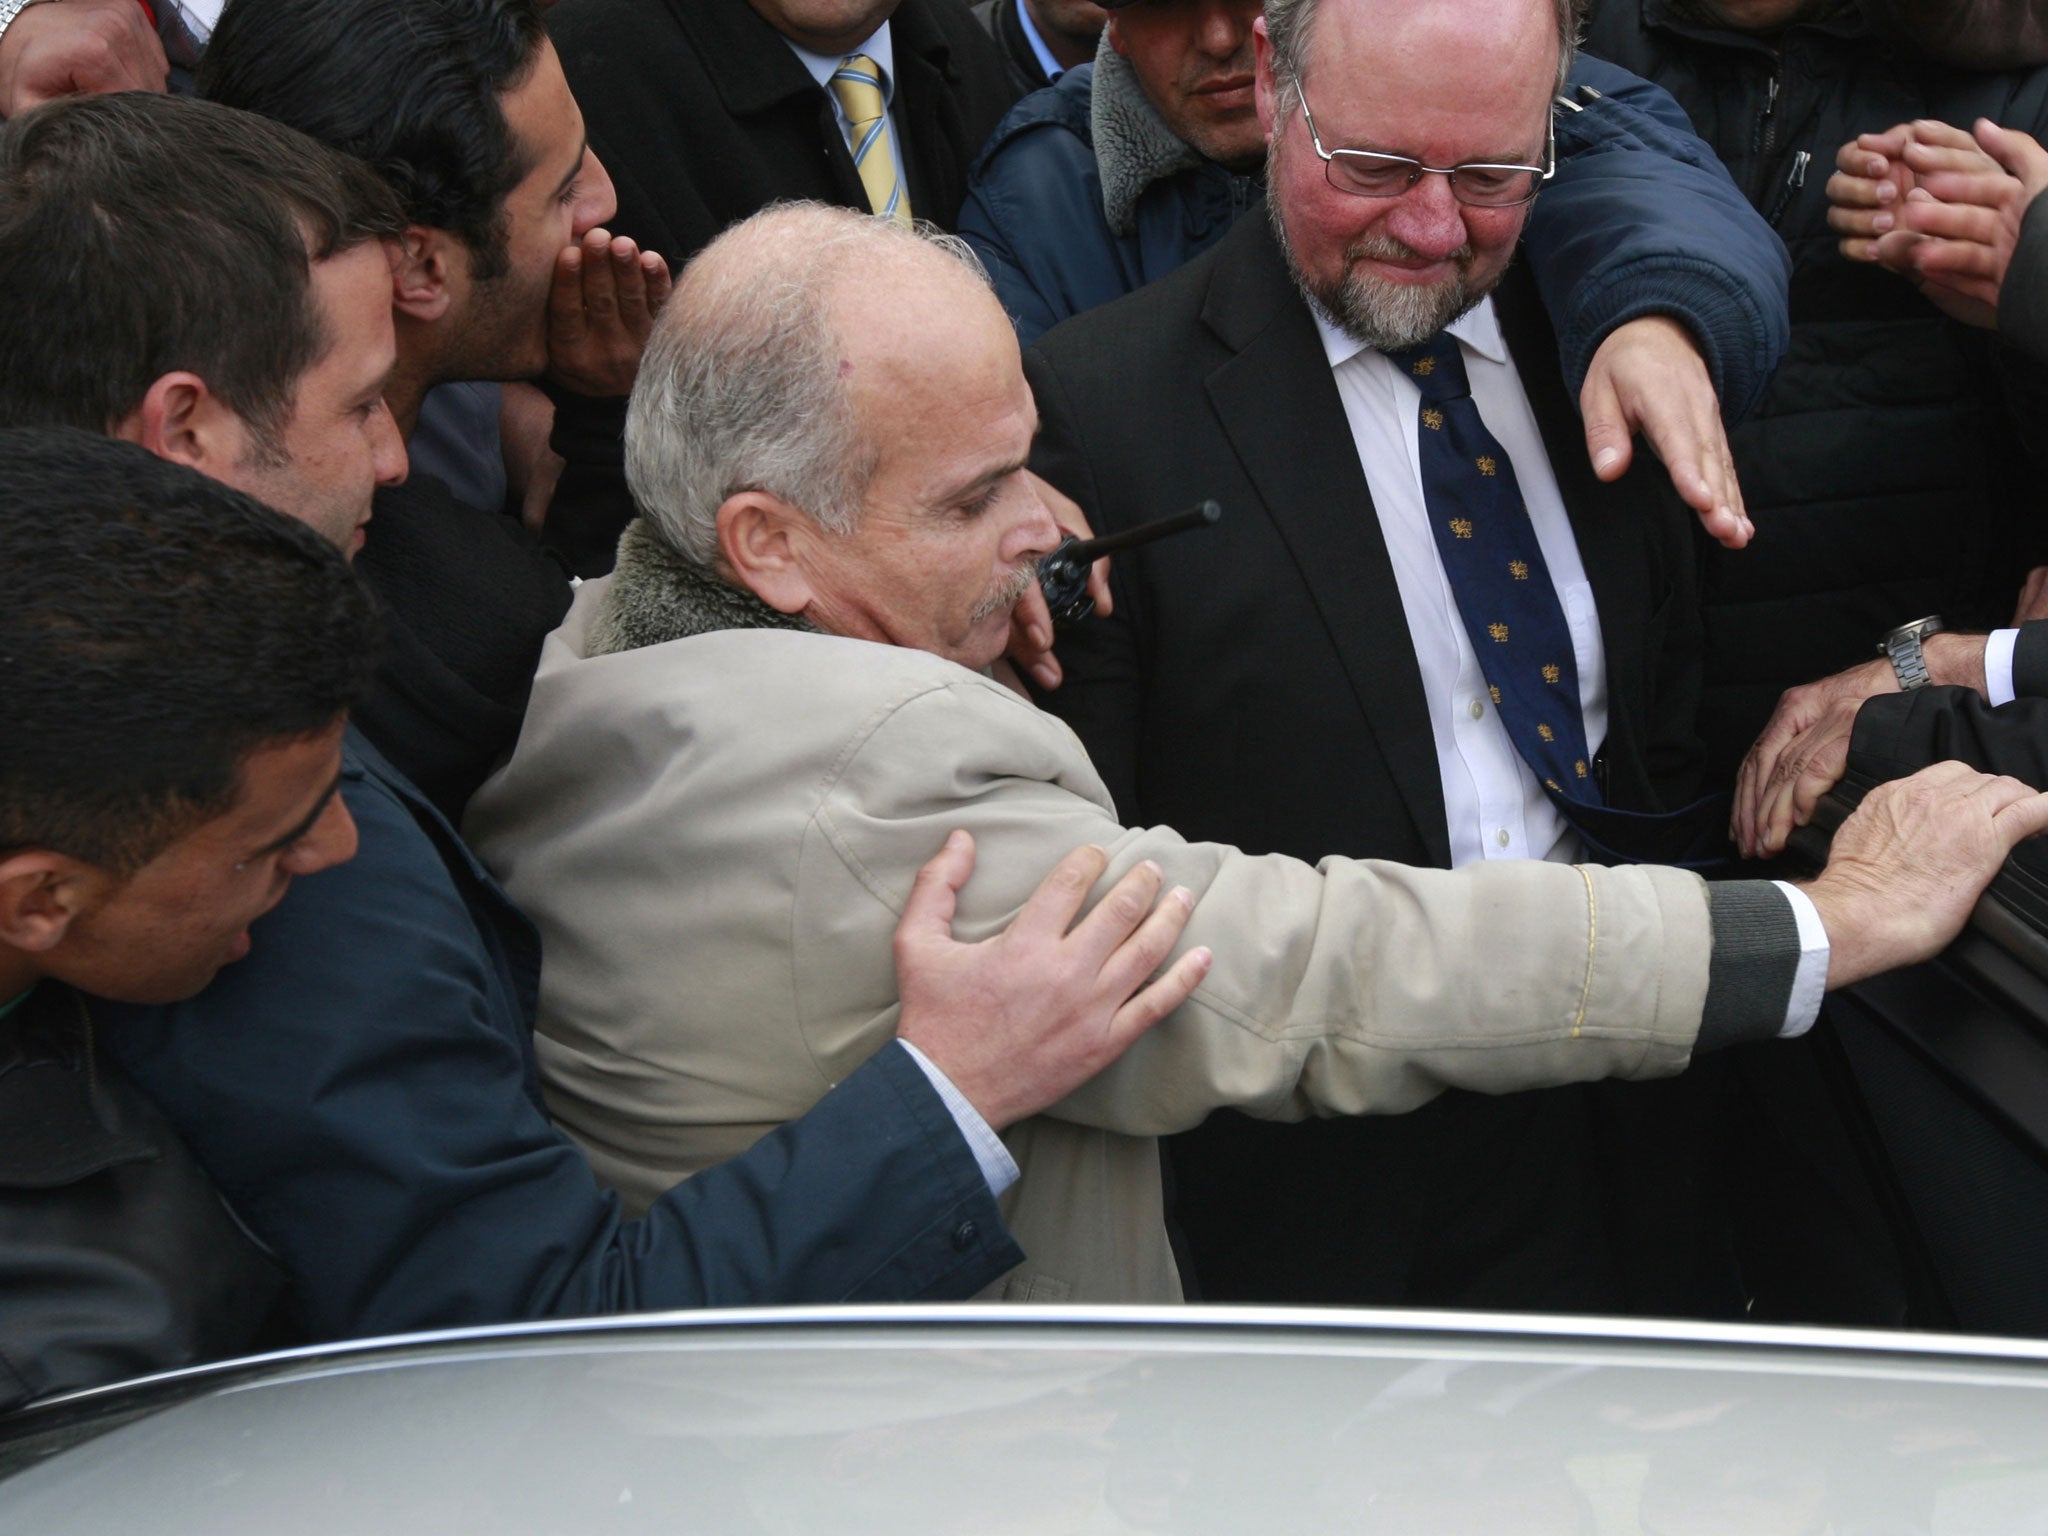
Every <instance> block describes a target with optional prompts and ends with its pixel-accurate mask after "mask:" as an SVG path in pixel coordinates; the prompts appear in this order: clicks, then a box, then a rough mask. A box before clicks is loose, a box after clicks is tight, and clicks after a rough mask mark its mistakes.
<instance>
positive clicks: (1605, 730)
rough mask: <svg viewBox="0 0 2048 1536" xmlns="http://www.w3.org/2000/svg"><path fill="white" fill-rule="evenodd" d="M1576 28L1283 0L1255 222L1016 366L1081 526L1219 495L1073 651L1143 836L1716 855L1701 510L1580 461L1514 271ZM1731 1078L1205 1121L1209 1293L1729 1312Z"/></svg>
mask: <svg viewBox="0 0 2048 1536" xmlns="http://www.w3.org/2000/svg"><path fill="white" fill-rule="evenodd" d="M1575 20H1576V18H1575V15H1574V13H1573V9H1572V7H1571V6H1570V4H1568V3H1566V0H1268V4H1267V6H1266V10H1265V15H1264V18H1263V19H1262V20H1261V21H1260V22H1259V23H1258V25H1257V28H1256V33H1255V35H1256V40H1257V42H1256V47H1257V53H1256V63H1255V75H1254V89H1255V97H1256V105H1257V112H1258V118H1259V122H1260V124H1261V126H1262V128H1263V129H1264V132H1265V137H1266V144H1267V150H1266V167H1267V196H1266V206H1267V214H1268V217H1266V218H1264V219H1260V218H1246V219H1242V220H1240V221H1239V222H1238V223H1237V224H1236V225H1235V226H1234V227H1233V228H1232V229H1231V231H1230V233H1228V234H1227V235H1225V236H1224V237H1223V239H1222V241H1221V242H1220V243H1219V244H1218V245H1217V246H1216V247H1214V248H1213V249H1212V250H1210V251H1209V252H1208V253H1207V254H1206V255H1204V256H1202V257H1199V258H1198V259H1196V260H1195V261H1193V262H1192V263H1190V264H1188V265H1186V266H1184V267H1182V268H1181V269H1180V270H1178V271H1177V272H1174V273H1172V274H1171V275H1169V276H1167V277H1164V278H1162V279H1160V280H1159V281H1157V282H1156V283H1153V284H1152V285H1151V286H1149V287H1147V288H1145V289H1143V290H1141V291H1139V292H1138V293H1135V294H1133V295H1131V296H1129V297H1128V298H1124V299H1121V300H1118V301H1116V302H1114V303H1111V304H1108V305H1106V306H1104V307H1102V308H1100V309H1097V310H1094V311H1091V312H1090V313H1088V314H1084V315H1082V316H1079V317H1078V318H1076V319H1074V320H1072V321H1070V322H1068V323H1067V324H1066V325H1064V326H1062V327H1060V328H1059V329H1057V330H1055V331H1053V332H1052V333H1050V334H1048V335H1047V336H1045V337H1043V338H1041V340H1040V341H1039V342H1038V343H1037V345H1036V346H1035V347H1034V348H1033V349H1032V350H1031V351H1030V352H1028V353H1027V354H1026V358H1025V363H1026V372H1027V374H1028V375H1029V377H1030V380H1031V384H1032V388H1033V392H1034V394H1035V396H1036V399H1037V403H1038V408H1039V412H1040V417H1041V421H1042V430H1041V436H1040V439H1039V444H1038V448H1037V451H1036V453H1035V454H1034V458H1033V464H1034V467H1036V468H1037V469H1038V470H1039V472H1040V473H1042V474H1043V475H1045V476H1046V477H1047V478H1048V479H1050V480H1051V481H1052V482H1053V483H1054V484H1055V485H1056V486H1058V487H1060V488H1061V489H1063V490H1065V491H1067V492H1068V493H1069V494H1071V495H1074V496H1076V497H1077V498H1078V499H1080V500H1081V502H1082V503H1083V505H1084V506H1086V507H1087V508H1088V509H1089V512H1090V514H1091V516H1092V517H1093V518H1094V519H1095V522H1096V526H1097V527H1105V526H1107V527H1110V528H1116V527H1121V526H1126V525H1128V524H1129V523H1132V522H1136V521H1139V520H1141V519H1143V518H1145V517H1147V516H1152V515H1156V513H1157V512H1158V511H1160V510H1162V509H1166V508H1171V507H1174V506H1180V505H1185V504H1186V503H1187V502H1189V501H1192V500H1195V499H1199V498H1201V497H1213V498H1215V499H1216V500H1217V501H1219V502H1221V503H1222V505H1223V507H1224V509H1225V515H1224V518H1223V520H1222V521H1221V522H1220V523H1219V524H1218V525H1217V526H1216V527H1215V528H1214V529H1213V530H1210V531H1208V532H1205V533H1203V534H1201V535H1199V536H1196V537H1191V538H1186V539H1181V540H1168V541H1164V542H1162V543H1159V544H1156V545H1153V546H1151V547H1149V548H1147V549H1144V550H1142V551H1138V552H1136V553H1134V554H1131V555H1126V556H1123V557H1119V559H1118V560H1117V561H1116V563H1115V571H1114V577H1113V585H1114V588H1115V597H1116V603H1115V611H1114V613H1113V614H1112V615H1111V616H1110V617H1108V618H1107V619H1103V620H1097V621H1093V622H1091V623H1090V624H1087V625H1083V626H1081V627H1079V628H1077V629H1076V630H1075V631H1074V632H1073V633H1071V634H1070V635H1067V636H1065V637H1063V638H1062V640H1061V643H1060V650H1061V655H1062V658H1063V660H1064V661H1065V662H1066V666H1067V673H1068V677H1067V681H1066V683H1065V685H1064V686H1063V687H1062V688H1061V689H1060V690H1059V691H1058V692H1057V693H1056V694H1053V695H1051V696H1050V697H1049V699H1048V701H1047V703H1048V707H1050V708H1052V709H1054V710H1056V711H1057V712H1058V713H1060V714H1062V715H1063V716H1065V717H1066V719H1067V720H1068V721H1069V723H1071V724H1072V725H1073V726H1074V727H1075V728H1076V730H1077V731H1078V732H1079V733H1080V735H1081V738H1082V740H1083V742H1084V743H1085V744H1086V745H1087V747H1088V750H1089V754H1090V756H1091V757H1092V758H1093V760H1094V762H1095V763H1096V765H1097V767H1098V768H1099V769H1100V770H1101V772H1102V774H1103V777H1104V780H1105V781H1106V783H1107V784H1108V786H1109V789H1110V791H1111V794H1112V795H1113V796H1114V798H1115V802H1116V805H1117V807H1118V810H1119V811H1120V812H1121V813H1122V814H1123V815H1124V816H1125V817H1126V818H1127V819H1129V818H1136V819H1138V820H1141V821H1147V822H1164V823H1167V824H1169V825H1172V826H1174V827H1176V828H1178V829H1180V830H1181V831H1182V832H1184V833H1186V834H1188V835H1190V836H1194V837H1199V838H1203V839H1209V840H1215V841H1222V842H1229V843H1234V844H1236V845H1238V846H1240V847H1244V848H1247V849H1252V850H1257V851H1259V852H1280V853H1289V854H1294V855H1297V856H1300V857H1304V858H1309V859H1316V858H1320V857H1322V856H1324V855H1328V854H1344V855H1351V856H1362V857H1376V858H1387V859H1395V860H1400V861H1403V862H1408V863H1414V864H1434V865H1438V866H1461V865H1466V864H1472V863H1477V862H1480V861H1481V860H1492V859H1550V860H1558V861H1573V862H1620V861H1628V860H1632V859H1642V858H1649V859H1655V860H1656V861H1659V862H1672V861H1678V860H1684V859H1688V858H1693V857H1698V856H1702V855H1705V854H1707V853H1710V852H1711V851H1713V850H1712V848H1711V847H1710V846H1709V845H1710V844H1711V843H1712V842H1713V841H1714V839H1715V838H1717V837H1718V828H1717V827H1715V825H1714V821H1713V816H1714V812H1713V809H1712V808H1711V807H1707V808H1704V809H1702V808H1697V807H1695V799H1696V796H1697V794H1698V791H1699V774H1698V750H1697V744H1696V742H1695V740H1694V738H1693V711H1694V706H1695V703H1696V697H1697V667H1698V656H1699V650H1700V636H1699V631H1698V618H1697V613H1696V607H1695V603H1694V583H1695V576H1694V564H1693V561H1694V554H1693V547H1692V541H1691V540H1692V528H1691V521H1692V520H1691V518H1690V517H1689V516H1687V515H1686V514H1685V512H1684V510H1683V509H1682V508H1681V507H1680V506H1679V505H1678V504H1677V502H1676V500H1675V498H1674V497H1673V496H1672V494H1671V487H1670V484H1669V481H1668V480H1667V479H1666V477H1665V476H1664V474H1663V473H1662V472H1661V471H1660V470H1659V469H1658V467H1657V466H1656V465H1655V464H1651V463H1639V464H1637V465H1636V466H1635V467H1634V468H1632V469H1631V470H1630V471H1629V472H1628V474H1626V475H1625V476H1624V477H1622V478H1621V479H1619V480H1617V481H1614V482H1612V483H1603V482H1602V481H1600V480H1598V479H1597V478H1596V477H1595V474H1594V472H1593V469H1592V467H1591V466H1590V465H1589V464H1588V462H1587V458H1586V454H1585V449H1584V447H1583V433H1582V428H1581V425H1580V423H1579V420H1578V418H1577V415H1576V414H1575V412H1574V410H1573V401H1572V395H1571V391H1570V389H1569V388H1568V386H1567V384H1566V382H1565V379H1564V376H1563V371H1562V368H1561V366H1560V363H1559V360H1558V348H1557V345H1556V338H1555V336H1554V335H1553V333H1552V329H1551V322H1550V318H1549V317H1548V316H1547V315H1546V313H1545V311H1544V308H1543V305H1542V302H1541V300H1540V299H1539V297H1538V295H1537V293H1536V289H1535V284H1534V282H1533V280H1532V279H1531V277H1530V274H1529V271H1528V268H1527V265H1526V264H1519V265H1518V264H1515V262H1514V257H1515V255H1516V252H1517V248H1518V245H1519V242H1520V240H1521V237H1522V233H1523V229H1524V225H1525V221H1526V220H1527V218H1528V215H1529V209H1530V206H1531V203H1532V200H1533V199H1535V197H1536V196H1537V194H1538V192H1539V189H1540V188H1541V187H1542V186H1543V184H1544V182H1545V181H1546V179H1547V178H1548V176H1549V174H1550V172H1551V170H1552V167H1553V164H1554V158H1555V157H1554V152H1553V135H1554V132H1555V130H1554V128H1553V113H1554V112H1558V111H1565V110H1568V108H1565V107H1560V106H1557V105H1555V104H1554V98H1555V96H1556V93H1557V91H1558V88H1559V82H1560V81H1561V80H1563V78H1564V75H1565V71H1566V69H1567V68H1568V67H1569V65H1570V62H1571V60H1570V54H1571V42H1572V37H1573V33H1574V30H1575ZM1311 103H1312V105H1311ZM1653 195H1654V184H1653V183H1649V182H1646V183H1645V196H1646V198H1647V197H1649V196H1653ZM1586 238H1589V239H1600V238H1611V236H1600V235H1595V234H1592V233H1591V232H1588V234H1587V236H1586ZM1652 324H1653V325H1656V324H1664V325H1670V326H1671V327H1672V328H1673V329H1674V330H1675V329H1677V326H1676V324H1675V322H1672V321H1668V320H1665V321H1661V322H1652ZM1688 811H1691V812H1692V814H1690V815H1688V814H1686V812H1688ZM1515 984H1516V978H1515V976H1514V975H1512V974H1508V973H1504V974H1503V975H1502V976H1501V978H1500V985H1501V986H1502V987H1504V988H1505V987H1512V986H1514V985H1515ZM1700 1081H1704V1080H1703V1079H1699V1078H1697V1077H1696V1078H1695V1082H1700ZM1710 1091H1711V1085H1709V1087H1708V1088H1705V1089H1702V1088H1689V1087H1685V1086H1674V1087H1673V1088H1672V1089H1670V1090H1666V1089H1664V1088H1663V1087H1662V1086H1661V1085H1659V1086H1656V1087H1649V1088H1642V1087H1636V1086H1634V1085H1629V1086H1622V1087H1617V1088H1607V1087H1602V1088H1599V1089H1590V1088H1568V1089H1563V1090H1552V1091H1546V1092H1543V1093H1538V1094H1518V1095H1512V1096H1507V1097H1503V1098H1495V1099H1482V1098H1479V1097H1476V1096H1471V1095H1458V1094H1452V1095H1447V1096H1446V1097H1445V1098H1443V1099H1440V1100H1438V1101H1436V1102H1435V1103H1433V1104H1432V1105H1430V1106H1428V1107H1427V1108H1425V1109H1424V1110H1422V1111H1419V1112H1418V1113H1416V1114H1413V1115H1408V1116H1403V1117H1401V1118H1399V1119H1391V1120H1378V1121H1373V1122H1359V1121H1346V1122H1337V1121H1330V1122H1322V1123H1319V1124H1315V1125H1310V1126H1305V1127H1296V1126H1263V1125H1254V1124H1253V1123H1251V1122H1249V1121H1246V1120H1241V1119H1236V1118H1234V1117H1227V1116H1219V1117H1216V1118H1214V1119H1212V1120H1211V1121H1210V1122H1209V1124H1208V1125H1207V1126H1205V1127H1204V1128H1203V1129H1202V1130H1201V1131H1199V1132H1196V1133H1194V1135H1193V1136H1191V1137H1184V1138H1179V1139H1177V1140H1176V1142H1175V1143H1174V1145H1173V1149H1172V1157H1173V1164H1174V1172H1175V1175H1176V1178H1177V1181H1178V1186H1179V1190H1178V1216H1179V1220H1180V1224H1181V1226H1182V1228H1183V1231H1184V1233H1185V1235H1186V1236H1187V1238H1188V1239H1189V1247H1190V1249H1191V1251H1192V1257H1193V1261H1194V1262H1193V1266H1192V1267H1193V1270H1194V1276H1195V1280H1196V1282H1197V1284H1198V1285H1199V1286H1200V1287H1201V1288H1202V1290H1203V1293H1204V1294H1205V1295H1206V1296H1208V1297H1210V1298H1212V1299H1219V1300H1224V1299H1233V1300H1234V1299H1245V1300H1254V1299H1255V1300H1268V1301H1277V1300H1289V1301H1342V1302H1352V1303H1364V1304H1390V1305H1446V1306H1515V1307H1528V1308H1542V1309H1560V1310H1581V1309H1583V1310H1617V1309H1621V1310H1626V1309H1635V1310H1641V1311H1653V1312H1667V1313H1670V1312H1691V1313H1703V1312H1704V1313H1708V1314H1712V1313H1715V1312H1717V1311H1727V1310H1732V1309H1733V1308H1734V1307H1735V1306H1736V1305H1739V1299H1740V1298H1739V1296H1737V1295H1736V1294H1735V1292H1734V1291H1733V1288H1732V1283H1727V1284H1724V1283H1723V1282H1724V1279H1725V1277H1726V1271H1725V1270H1724V1269H1723V1268H1722V1267H1720V1266H1718V1265H1717V1264H1715V1263H1712V1262H1703V1258H1711V1256H1712V1255H1714V1254H1717V1253H1718V1252H1720V1251H1721V1249H1720V1247H1719V1239H1718V1235H1717V1234H1716V1233H1715V1232H1713V1231H1710V1230H1709V1229H1708V1228H1707V1226H1706V1224H1705V1221H1704V1218H1703V1217H1702V1216H1701V1214H1700V1212H1699V1211H1698V1209H1697V1208H1696V1205H1695V1202H1696V1201H1697V1195H1696V1193H1695V1191H1696V1189H1697V1182H1698V1181H1697V1180H1696V1179H1695V1177H1694V1174H1695V1172H1696V1170H1695V1169H1694V1167H1693V1166H1692V1162H1693V1159H1694V1156H1695V1154H1696V1149H1697V1141H1696V1140H1695V1139H1693V1138H1689V1137H1688V1136H1687V1134H1686V1125H1687V1123H1688V1122H1687V1117H1688V1116H1689V1115H1691V1114H1694V1113H1696V1112H1702V1113H1703V1111H1701V1110H1700V1108H1699V1106H1698V1105H1697V1104H1696V1103H1695V1098H1696V1097H1697V1096H1699V1095H1701V1094H1704V1093H1707V1092H1710ZM1672 1095H1686V1097H1682V1098H1680V1097H1673V1096H1672ZM1646 1126H1655V1127H1658V1128H1659V1130H1660V1131H1661V1136H1659V1137H1652V1136H1650V1135H1647V1134H1645V1133H1644V1128H1645V1127H1646Z"/></svg>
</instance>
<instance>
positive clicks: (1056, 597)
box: [1038, 501, 1223, 624]
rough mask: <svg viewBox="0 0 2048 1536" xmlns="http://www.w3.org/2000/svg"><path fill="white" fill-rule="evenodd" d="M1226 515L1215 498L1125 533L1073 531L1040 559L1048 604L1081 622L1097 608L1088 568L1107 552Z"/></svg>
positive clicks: (1063, 617)
mask: <svg viewBox="0 0 2048 1536" xmlns="http://www.w3.org/2000/svg"><path fill="white" fill-rule="evenodd" d="M1222 515H1223V509H1222V508H1221V507H1219V506H1217V505H1216V503H1215V502H1213V501H1205V502H1202V503H1200V504H1199V505H1197V506H1192V507H1189V508H1188V509H1187V511H1185V512H1176V513H1174V514H1173V516H1171V517H1162V518H1159V519H1157V520H1156V521H1154V522H1149V523H1140V524H1138V526H1137V527H1135V528H1126V529H1125V530H1124V531H1123V532H1122V533H1106V534H1104V535H1103V536H1102V537H1101V538H1099V539H1077V538H1075V537H1073V536H1072V535H1071V534H1069V535H1068V536H1067V537H1066V538H1064V539H1061V540H1060V542H1059V547H1058V548H1057V549H1055V550H1054V551H1053V552H1052V553H1051V554H1049V555H1047V556H1046V557H1045V558H1044V559H1043V560H1041V561H1039V562H1038V585H1039V588H1040V590H1041V591H1043V592H1044V593H1045V603H1046V606H1047V607H1048V608H1050V609H1052V616H1053V617H1054V618H1055V619H1057V620H1058V621H1059V622H1060V623H1062V624H1078V623H1080V622H1081V621H1082V620H1083V619H1085V618H1087V617H1088V615H1089V614H1091V613H1093V612H1094V611H1095V599H1094V598H1092V597H1090V596H1089V595H1088V568H1089V567H1090V566H1091V565H1093V564H1094V563H1095V562H1096V561H1097V560H1100V559H1101V558H1102V557H1103V556H1104V555H1113V554H1116V553H1117V552H1118V551H1120V550H1126V549H1135V548H1136V547H1137V546H1138V545H1140V544H1150V543H1151V542H1152V541H1153V540H1154V539H1163V538H1165V537H1166V536H1167V535H1168V534H1174V533H1185V532H1187V530H1188V529H1190V528H1206V527H1208V526H1209V525H1210V524H1211V523H1213V522H1215V521H1216V519H1217V518H1219V517H1221V516H1222Z"/></svg>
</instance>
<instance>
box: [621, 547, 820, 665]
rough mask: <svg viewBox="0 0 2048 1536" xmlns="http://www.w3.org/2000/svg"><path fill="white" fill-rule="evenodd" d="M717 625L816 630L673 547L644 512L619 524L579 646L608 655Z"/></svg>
mask: <svg viewBox="0 0 2048 1536" xmlns="http://www.w3.org/2000/svg"><path fill="white" fill-rule="evenodd" d="M722 629H794V630H802V631H807V632H809V633H811V634H817V633H819V630H818V627H817V626H816V625H815V624H812V623H810V622H809V621H808V620H806V619H803V618H801V617H799V616H798V615H796V614H793V613H781V612H778V611H777V610H776V609H773V608H770V607H769V606H768V605H767V604H766V603H764V602H762V601H761V599H759V598H758V597H756V596H754V594H753V593H751V592H748V591H746V590H745V589H744V588H741V587H735V586H733V585H731V584H730V583H728V582H725V581H721V580H720V579H719V578H718V577H717V575H715V574H714V573H713V572H711V571H707V570H706V569H704V567H703V566H701V565H699V564H698V563H697V562H696V561H694V560H691V559H689V558H687V557H685V556H683V555H679V554H677V553H676V552H675V551H674V550H673V549H671V548H670V547H669V545H668V542H667V541H666V540H665V539H663V538H662V537H661V535H660V534H658V533H656V532H655V531H654V527H653V525H652V524H650V523H649V522H648V521H647V519H646V518H644V517H636V518H634V519H633V521H632V522H631V523H629V524H627V525H626V531H625V534H624V535H623V536H622V537H621V538H620V539H619V563H618V564H617V566H615V567H614V568H613V571H612V584H611V587H610V589H609V590H608V591H607V592H606V593H605V595H604V600H603V601H602V602H601V603H599V605H598V609H597V613H596V615H595V616H594V617H593V618H592V619H591V621H590V634H589V636H588V638H587V639H586V641H585V642H584V654H586V655H589V656H610V655H612V654H613V653H614V652H617V651H637V650H639V649H641V648H642V647H644V646H649V645H663V644H666V643H667V642H668V641H670V640H684V639H687V638H689V637H690V636H691V635H708V634H713V633H716V632H717V631H719V630H722Z"/></svg>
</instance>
